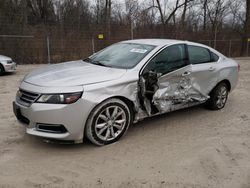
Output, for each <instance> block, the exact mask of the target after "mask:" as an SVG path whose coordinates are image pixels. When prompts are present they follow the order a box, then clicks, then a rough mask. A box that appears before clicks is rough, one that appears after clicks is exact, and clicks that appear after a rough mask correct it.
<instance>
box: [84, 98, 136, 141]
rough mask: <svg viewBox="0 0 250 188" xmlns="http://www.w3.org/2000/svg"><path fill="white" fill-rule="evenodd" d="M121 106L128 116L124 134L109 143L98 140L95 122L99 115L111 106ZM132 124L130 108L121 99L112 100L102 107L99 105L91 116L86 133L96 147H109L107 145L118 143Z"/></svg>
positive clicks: (104, 103) (102, 104)
mask: <svg viewBox="0 0 250 188" xmlns="http://www.w3.org/2000/svg"><path fill="white" fill-rule="evenodd" d="M114 105H115V106H119V107H120V108H122V109H123V110H124V112H125V115H126V119H127V121H126V124H125V126H124V128H123V130H122V132H121V133H120V134H119V135H118V136H117V137H116V138H115V139H113V140H108V141H104V140H101V139H100V138H98V136H97V135H96V132H95V122H96V120H97V118H98V116H99V114H100V113H101V112H102V111H103V110H105V109H106V108H107V107H109V106H114ZM130 123H131V112H130V109H129V107H128V106H127V105H126V104H125V103H124V102H123V101H121V100H119V99H110V100H107V101H104V102H103V103H101V104H100V105H98V106H97V107H96V108H95V109H94V110H93V111H92V112H91V114H90V116H89V118H88V121H87V125H86V133H87V135H86V136H87V137H88V139H89V140H90V141H91V142H92V143H94V144H96V145H100V146H101V145H107V144H111V143H114V142H116V141H118V140H119V139H120V138H121V137H122V136H123V135H124V134H125V133H126V131H127V130H128V127H129V125H130Z"/></svg>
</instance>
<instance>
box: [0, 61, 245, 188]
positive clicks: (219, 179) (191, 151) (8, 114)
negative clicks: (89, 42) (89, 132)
mask: <svg viewBox="0 0 250 188" xmlns="http://www.w3.org/2000/svg"><path fill="white" fill-rule="evenodd" d="M237 60H238V61H239V62H240V64H241V72H240V80H239V83H238V86H237V88H236V89H235V90H234V91H233V92H232V93H231V94H230V96H229V100H228V103H227V105H226V107H225V108H224V109H223V110H221V111H209V110H206V109H204V108H203V107H194V108H191V109H185V110H181V111H178V112H173V113H169V114H166V115H163V116H160V117H154V118H151V119H148V120H145V121H143V122H140V123H137V124H136V125H133V126H132V127H130V129H129V131H128V133H127V135H125V137H124V138H123V139H122V140H121V141H119V142H118V143H116V144H112V145H109V146H105V147H96V146H94V145H92V144H90V143H89V142H85V143H84V144H79V145H60V144H48V143H45V142H43V141H42V140H41V139H39V138H35V137H32V136H29V135H26V134H25V132H24V128H23V127H22V125H21V124H20V123H18V122H17V120H16V119H15V117H14V115H13V113H12V104H11V102H12V100H13V99H14V97H15V92H16V90H17V86H18V82H19V80H20V79H21V78H22V77H23V76H24V75H25V74H26V73H27V72H28V71H30V70H32V69H34V68H37V67H38V66H34V65H26V66H18V72H17V73H16V74H9V75H5V76H2V77H0V187H1V188H2V187H7V188H10V187H18V188H19V187H25V188H26V187H72V188H73V187H77V188H78V187H79V188H80V187H107V188H109V187H120V188H123V187H124V188H125V187H170V188H172V187H177V188H182V187H183V188H184V187H185V188H191V187H192V188H194V187H195V188H203V187H216V188H220V187H225V188H249V187H250V95H249V92H250V59H246V58H245V59H243V58H241V59H237Z"/></svg>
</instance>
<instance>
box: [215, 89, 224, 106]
mask: <svg viewBox="0 0 250 188" xmlns="http://www.w3.org/2000/svg"><path fill="white" fill-rule="evenodd" d="M226 101H227V88H226V87H225V86H223V87H221V88H220V90H219V91H218V95H217V101H216V105H217V107H218V108H222V107H223V106H224V105H225V103H226Z"/></svg>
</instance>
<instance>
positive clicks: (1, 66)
mask: <svg viewBox="0 0 250 188" xmlns="http://www.w3.org/2000/svg"><path fill="white" fill-rule="evenodd" d="M3 74H4V67H3V65H1V64H0V76H1V75H3Z"/></svg>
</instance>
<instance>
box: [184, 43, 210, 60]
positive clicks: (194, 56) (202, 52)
mask: <svg viewBox="0 0 250 188" xmlns="http://www.w3.org/2000/svg"><path fill="white" fill-rule="evenodd" d="M188 54H189V62H190V63H191V64H200V63H208V62H211V56H210V51H209V50H208V49H206V48H203V47H199V46H188Z"/></svg>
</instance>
